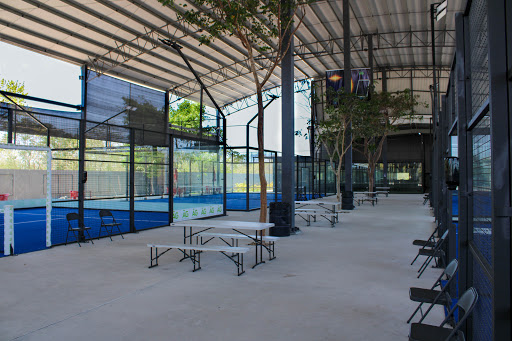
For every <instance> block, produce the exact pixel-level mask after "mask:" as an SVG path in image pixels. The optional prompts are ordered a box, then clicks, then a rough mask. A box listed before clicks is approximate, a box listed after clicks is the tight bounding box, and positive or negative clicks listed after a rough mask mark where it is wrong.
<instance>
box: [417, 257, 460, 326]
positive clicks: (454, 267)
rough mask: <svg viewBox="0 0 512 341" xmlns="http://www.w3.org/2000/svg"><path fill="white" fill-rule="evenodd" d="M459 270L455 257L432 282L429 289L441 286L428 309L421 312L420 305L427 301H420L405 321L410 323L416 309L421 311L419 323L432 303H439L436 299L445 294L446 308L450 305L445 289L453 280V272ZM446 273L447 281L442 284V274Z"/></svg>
mask: <svg viewBox="0 0 512 341" xmlns="http://www.w3.org/2000/svg"><path fill="white" fill-rule="evenodd" d="M458 270H459V262H458V261H457V259H453V260H452V261H451V262H450V264H448V265H447V266H446V269H444V271H443V273H442V274H441V275H440V276H439V277H438V278H437V280H436V281H435V282H434V285H433V286H432V288H430V290H431V291H435V288H437V287H439V288H441V290H440V291H439V293H438V294H437V296H436V297H435V298H434V300H433V301H432V302H430V306H429V307H428V309H427V310H426V311H425V313H423V310H422V309H421V306H422V305H423V304H424V303H428V302H425V301H422V302H420V304H419V305H418V307H416V309H415V310H414V312H413V313H412V314H411V317H409V319H408V320H407V323H410V322H411V320H412V319H413V317H414V316H415V315H416V313H417V312H418V310H419V311H420V312H421V319H420V320H419V323H421V322H422V321H423V320H424V319H425V317H426V316H427V315H428V313H429V312H430V311H431V310H432V308H433V307H434V305H436V304H439V303H438V301H439V299H440V298H441V297H442V296H443V295H445V296H446V297H447V302H448V304H449V305H448V309H449V308H450V305H451V297H450V295H449V293H448V292H447V290H448V289H449V288H450V284H451V282H452V281H453V279H454V278H455V274H456V273H457V271H458ZM445 275H446V279H447V282H446V284H445V285H444V286H443V285H442V280H443V276H445Z"/></svg>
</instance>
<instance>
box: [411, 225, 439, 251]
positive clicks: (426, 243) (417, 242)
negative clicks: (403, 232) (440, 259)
mask: <svg viewBox="0 0 512 341" xmlns="http://www.w3.org/2000/svg"><path fill="white" fill-rule="evenodd" d="M437 231H439V226H438V227H436V228H435V229H434V232H432V234H431V235H430V237H428V239H427V240H422V239H416V240H414V241H413V242H412V245H416V246H423V247H434V246H435V245H436V233H437Z"/></svg>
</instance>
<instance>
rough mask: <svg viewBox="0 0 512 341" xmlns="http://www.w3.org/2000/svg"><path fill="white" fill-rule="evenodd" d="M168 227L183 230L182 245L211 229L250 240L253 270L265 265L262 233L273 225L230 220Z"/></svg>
mask: <svg viewBox="0 0 512 341" xmlns="http://www.w3.org/2000/svg"><path fill="white" fill-rule="evenodd" d="M170 226H171V227H182V228H183V243H184V244H194V237H195V236H198V235H199V234H201V233H202V232H205V231H207V230H211V229H228V230H232V231H234V232H236V233H239V234H241V235H243V236H245V237H247V238H249V239H252V240H253V242H254V247H255V250H256V263H255V264H254V265H253V268H254V267H256V266H258V265H260V264H263V263H265V262H264V261H263V248H265V249H267V251H268V247H267V246H266V245H265V244H264V242H263V231H264V230H266V229H269V228H271V227H274V224H273V223H259V222H249V221H231V220H186V221H180V222H177V223H171V224H170ZM251 232H252V233H251Z"/></svg>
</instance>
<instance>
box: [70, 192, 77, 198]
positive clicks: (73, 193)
mask: <svg viewBox="0 0 512 341" xmlns="http://www.w3.org/2000/svg"><path fill="white" fill-rule="evenodd" d="M69 196H70V197H71V199H78V191H69Z"/></svg>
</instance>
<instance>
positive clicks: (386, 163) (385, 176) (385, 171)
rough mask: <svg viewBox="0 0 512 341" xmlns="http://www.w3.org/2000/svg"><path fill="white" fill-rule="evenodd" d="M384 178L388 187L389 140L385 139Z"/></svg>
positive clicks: (383, 148) (383, 150)
mask: <svg viewBox="0 0 512 341" xmlns="http://www.w3.org/2000/svg"><path fill="white" fill-rule="evenodd" d="M382 168H383V170H382V177H383V178H384V186H385V187H387V186H388V138H387V136H386V137H385V138H384V143H383V144H382Z"/></svg>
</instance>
